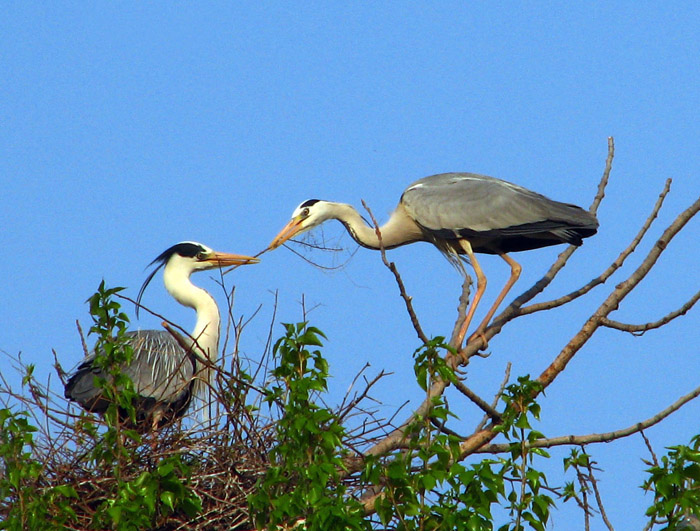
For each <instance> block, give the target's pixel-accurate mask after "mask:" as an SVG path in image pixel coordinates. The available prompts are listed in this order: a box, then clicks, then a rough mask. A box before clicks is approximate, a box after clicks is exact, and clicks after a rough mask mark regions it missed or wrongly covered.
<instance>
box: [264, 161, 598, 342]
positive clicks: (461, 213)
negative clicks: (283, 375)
mask: <svg viewBox="0 0 700 531" xmlns="http://www.w3.org/2000/svg"><path fill="white" fill-rule="evenodd" d="M328 219H337V220H339V221H340V222H341V223H343V225H345V227H346V229H347V230H348V232H349V233H350V235H351V236H352V237H353V239H355V241H357V243H359V244H360V245H362V246H364V247H368V248H371V249H381V248H385V249H392V248H394V247H399V246H401V245H406V244H409V243H413V242H417V241H427V242H431V243H433V244H434V245H435V246H436V247H438V249H440V251H442V252H443V253H444V254H445V256H446V257H447V258H448V259H449V260H450V261H451V262H452V263H454V264H457V265H458V266H459V267H460V268H461V262H460V260H459V259H458V258H457V256H458V255H462V254H466V255H467V256H468V258H469V260H470V262H471V264H472V266H473V267H474V270H475V272H476V275H477V293H476V295H475V296H474V301H473V302H472V305H471V307H470V311H469V313H468V314H467V318H466V319H465V326H464V330H463V331H462V334H461V335H462V336H463V335H464V332H466V326H468V324H469V321H470V319H471V317H472V315H473V312H474V309H475V308H476V305H477V303H478V301H479V299H480V297H481V295H482V294H483V292H484V290H485V288H486V277H485V276H484V275H483V273H482V272H481V268H480V266H479V263H478V261H477V260H476V257H475V256H474V253H487V254H497V255H500V256H501V257H503V259H504V260H506V262H508V264H509V265H510V266H511V278H510V280H509V281H508V283H507V284H506V286H505V288H504V289H503V290H502V291H501V293H500V294H499V296H498V297H497V299H496V303H495V304H494V306H493V307H492V309H491V310H490V311H489V312H488V313H487V316H486V318H485V319H484V322H483V323H482V325H480V326H479V329H482V328H483V327H484V326H485V325H486V323H487V322H488V320H490V318H491V317H492V316H493V313H494V312H495V310H496V307H497V306H498V304H500V302H501V301H502V299H503V297H505V295H506V293H507V292H508V290H509V289H510V288H511V287H512V285H513V284H514V283H515V281H516V280H517V277H518V275H519V274H520V266H519V265H518V264H517V262H515V261H514V260H513V259H512V258H510V257H508V255H507V254H506V253H509V252H516V251H527V250H530V249H538V248H540V247H546V246H549V245H556V244H560V243H569V244H572V245H581V243H582V240H583V238H587V237H589V236H592V235H593V234H595V233H596V231H597V228H598V221H597V220H596V218H595V217H594V216H593V215H592V214H590V213H589V212H586V211H585V210H583V209H582V208H580V207H578V206H576V205H572V204H568V203H561V202H559V201H554V200H552V199H549V198H547V197H545V196H543V195H540V194H538V193H535V192H532V191H530V190H527V189H526V188H523V187H522V186H518V185H515V184H512V183H509V182H507V181H502V180H500V179H495V178H493V177H487V176H484V175H477V174H474V173H442V174H438V175H432V176H430V177H425V178H423V179H420V180H418V181H416V182H414V183H412V184H411V185H410V186H408V188H406V190H405V191H404V192H403V194H402V195H401V199H400V200H399V204H398V206H397V207H396V209H395V210H394V212H393V214H392V215H391V217H390V218H389V220H388V221H387V222H386V224H384V225H382V226H381V227H379V230H378V232H379V234H377V230H375V228H374V227H371V226H369V225H367V224H366V223H365V221H364V220H363V218H362V216H360V214H359V213H358V212H357V211H356V210H355V209H354V208H353V207H352V206H350V205H346V204H343V203H333V202H329V201H320V200H317V199H310V200H308V201H305V202H303V203H302V204H301V205H299V207H297V209H296V210H295V211H294V213H293V214H292V220H291V221H290V222H289V223H288V224H287V226H285V227H284V229H282V231H281V232H280V233H279V234H278V235H277V237H276V238H275V239H274V240H273V242H272V243H271V244H270V248H271V249H274V248H276V247H279V246H280V245H282V244H283V243H284V242H285V241H287V240H288V239H290V238H291V237H293V236H294V235H295V234H299V233H300V232H304V231H306V230H309V229H311V228H313V227H315V226H316V225H319V224H320V223H323V222H324V221H326V220H328ZM380 235H381V236H380ZM460 342H461V338H460Z"/></svg>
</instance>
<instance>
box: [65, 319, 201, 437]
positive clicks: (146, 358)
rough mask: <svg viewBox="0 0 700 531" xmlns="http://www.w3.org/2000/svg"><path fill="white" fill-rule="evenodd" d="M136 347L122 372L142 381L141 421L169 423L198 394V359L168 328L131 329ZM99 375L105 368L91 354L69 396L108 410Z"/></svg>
mask: <svg viewBox="0 0 700 531" xmlns="http://www.w3.org/2000/svg"><path fill="white" fill-rule="evenodd" d="M126 335H127V337H128V338H129V343H130V345H131V347H132V348H133V352H134V356H133V360H132V363H131V364H129V365H125V366H124V367H122V374H124V375H126V376H128V377H129V378H130V379H131V381H132V382H138V385H137V387H136V392H137V393H138V396H139V397H138V399H137V400H136V403H135V404H134V406H135V408H136V411H137V412H138V417H139V418H138V419H137V421H138V422H139V423H141V422H144V421H146V419H149V418H151V419H155V418H156V417H157V418H158V421H157V423H158V424H165V423H166V422H169V421H171V420H173V419H176V418H179V417H181V416H182V415H184V414H185V411H187V408H188V407H189V405H190V402H191V400H192V396H193V395H194V394H195V393H194V384H195V381H196V380H194V375H195V373H196V372H197V362H196V358H195V356H193V355H192V353H188V352H186V351H185V350H184V349H183V348H182V347H181V346H180V345H179V344H178V342H177V341H176V340H175V338H174V337H173V336H172V335H170V333H169V332H166V331H164V330H139V331H137V332H128V333H127V334H126ZM95 377H98V378H106V377H107V376H106V375H105V373H104V371H103V370H102V369H100V368H99V367H97V366H96V365H95V354H94V353H93V354H91V355H90V356H89V357H87V358H86V359H85V360H84V361H83V362H82V363H81V364H80V365H79V366H78V368H77V369H76V371H75V373H74V374H73V376H71V378H70V379H69V380H68V383H67V384H66V397H68V398H70V399H71V400H74V401H76V402H78V403H79V404H80V405H81V406H82V407H83V408H85V409H86V410H87V411H91V412H93V413H99V414H102V413H104V412H105V411H106V410H107V408H108V407H109V404H110V402H109V401H108V400H107V399H106V398H105V396H104V395H103V393H102V389H101V388H100V387H97V386H95Z"/></svg>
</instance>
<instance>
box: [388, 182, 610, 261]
mask: <svg viewBox="0 0 700 531" xmlns="http://www.w3.org/2000/svg"><path fill="white" fill-rule="evenodd" d="M400 204H401V205H403V208H404V209H405V211H406V214H407V215H408V216H409V217H411V218H412V219H413V220H414V221H415V222H416V223H417V224H418V225H419V226H420V227H421V228H422V229H423V230H424V232H425V233H426V235H427V236H428V238H430V239H431V240H433V239H434V238H439V239H444V240H457V239H460V238H462V239H466V240H468V241H469V242H470V243H471V246H472V249H473V250H474V252H476V253H488V254H502V253H510V252H514V251H525V250H529V249H537V248H540V247H545V246H549V245H556V244H559V243H570V244H572V245H581V243H582V238H586V237H588V236H591V235H593V234H595V232H596V230H597V227H598V221H597V220H596V219H595V217H594V216H593V215H591V214H590V213H589V212H586V211H585V210H583V209H582V208H580V207H578V206H576V205H572V204H568V203H561V202H559V201H554V200H552V199H549V198H547V197H545V196H543V195H541V194H538V193H536V192H532V191H530V190H528V189H526V188H523V187H522V186H518V185H516V184H512V183H509V182H507V181H502V180H500V179H495V178H493V177H486V176H484V175H477V174H474V173H442V174H439V175H433V176H431V177H425V178H424V179H420V180H418V181H416V182H414V183H412V184H411V185H410V186H408V188H406V191H405V192H404V193H403V195H402V196H401V201H400ZM460 252H462V251H460Z"/></svg>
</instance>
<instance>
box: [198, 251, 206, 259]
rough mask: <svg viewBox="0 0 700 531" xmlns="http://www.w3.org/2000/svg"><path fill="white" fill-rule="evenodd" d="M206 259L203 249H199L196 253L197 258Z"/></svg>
mask: <svg viewBox="0 0 700 531" xmlns="http://www.w3.org/2000/svg"><path fill="white" fill-rule="evenodd" d="M206 259H207V253H205V252H204V251H199V252H198V253H197V260H206Z"/></svg>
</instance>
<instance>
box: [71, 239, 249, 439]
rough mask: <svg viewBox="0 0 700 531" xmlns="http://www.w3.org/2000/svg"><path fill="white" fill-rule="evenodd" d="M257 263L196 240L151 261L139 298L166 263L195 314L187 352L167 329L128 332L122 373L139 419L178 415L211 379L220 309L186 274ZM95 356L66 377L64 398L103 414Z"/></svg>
mask: <svg viewBox="0 0 700 531" xmlns="http://www.w3.org/2000/svg"><path fill="white" fill-rule="evenodd" d="M255 262H257V259H255V258H252V257H247V256H240V255H232V254H225V253H217V252H214V251H212V250H211V249H209V248H208V247H205V246H204V245H202V244H199V243H196V242H182V243H179V244H177V245H174V246H173V247H171V248H170V249H168V250H166V251H165V252H163V253H162V254H161V255H160V256H159V257H158V258H156V260H154V262H153V263H159V264H160V265H159V266H158V267H157V268H156V269H155V270H154V271H153V272H152V273H151V274H150V276H149V277H148V278H147V279H146V282H144V284H143V286H142V287H141V291H140V292H139V297H138V300H139V301H140V300H141V296H142V295H143V292H144V290H145V289H146V286H147V285H148V283H149V282H150V281H151V279H152V278H153V276H154V275H155V273H156V272H157V271H158V269H159V268H160V267H161V266H163V265H164V266H165V269H164V271H163V281H164V283H165V287H166V289H167V290H168V292H169V293H170V294H171V295H172V296H173V298H175V300H177V301H178V302H179V303H180V304H182V305H184V306H187V307H190V308H193V309H194V310H195V311H196V312H197V322H196V324H195V327H194V331H193V332H192V334H191V339H190V341H191V343H192V346H191V347H190V348H189V349H187V350H186V349H184V348H183V347H182V346H180V344H179V343H178V342H177V341H176V340H175V338H173V337H172V336H171V335H170V334H169V333H168V332H165V331H160V330H142V331H137V332H130V333H128V336H129V338H130V345H131V347H132V349H133V356H132V359H131V363H130V364H128V365H124V366H123V367H121V371H122V374H125V375H127V376H129V378H131V381H132V382H133V384H134V391H135V392H136V394H137V395H138V400H137V401H136V403H135V404H134V405H135V407H136V410H137V416H138V419H137V420H139V421H143V420H145V419H146V418H150V419H151V420H152V426H153V427H154V428H155V427H158V426H160V425H162V424H163V423H165V422H166V421H168V420H171V419H174V418H178V417H180V416H182V415H183V414H184V413H185V411H186V410H187V407H188V406H189V404H190V402H191V400H192V397H193V395H200V396H203V391H204V390H205V389H206V386H207V384H208V383H209V381H210V377H211V370H210V368H209V367H208V366H207V365H208V362H209V363H213V362H214V361H216V358H217V356H218V350H219V324H220V317H219V308H218V306H217V304H216V301H215V300H214V298H213V297H212V296H211V295H210V294H209V293H207V291H206V290H204V289H202V288H200V287H197V286H195V285H194V284H192V282H191V281H190V278H189V277H190V275H191V274H192V273H193V272H195V271H204V270H207V269H212V268H215V267H223V266H227V265H240V264H247V263H255ZM95 355H96V354H95V353H94V352H93V353H92V354H90V355H89V356H88V357H87V358H86V359H85V360H83V362H82V363H81V364H80V365H79V366H78V368H77V369H76V371H75V373H74V374H73V375H72V376H71V377H70V378H69V380H68V382H67V383H66V387H65V396H66V398H69V399H71V400H74V401H76V402H78V403H79V404H80V405H81V406H82V407H83V408H85V409H86V410H88V411H92V412H95V413H104V412H105V410H106V409H107V407H108V406H109V401H108V400H107V398H106V397H105V396H104V394H103V390H102V388H100V387H99V386H97V385H95V383H96V377H102V378H105V374H104V372H103V371H102V369H101V368H100V367H98V366H97V365H96V364H95ZM205 360H207V361H205Z"/></svg>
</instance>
